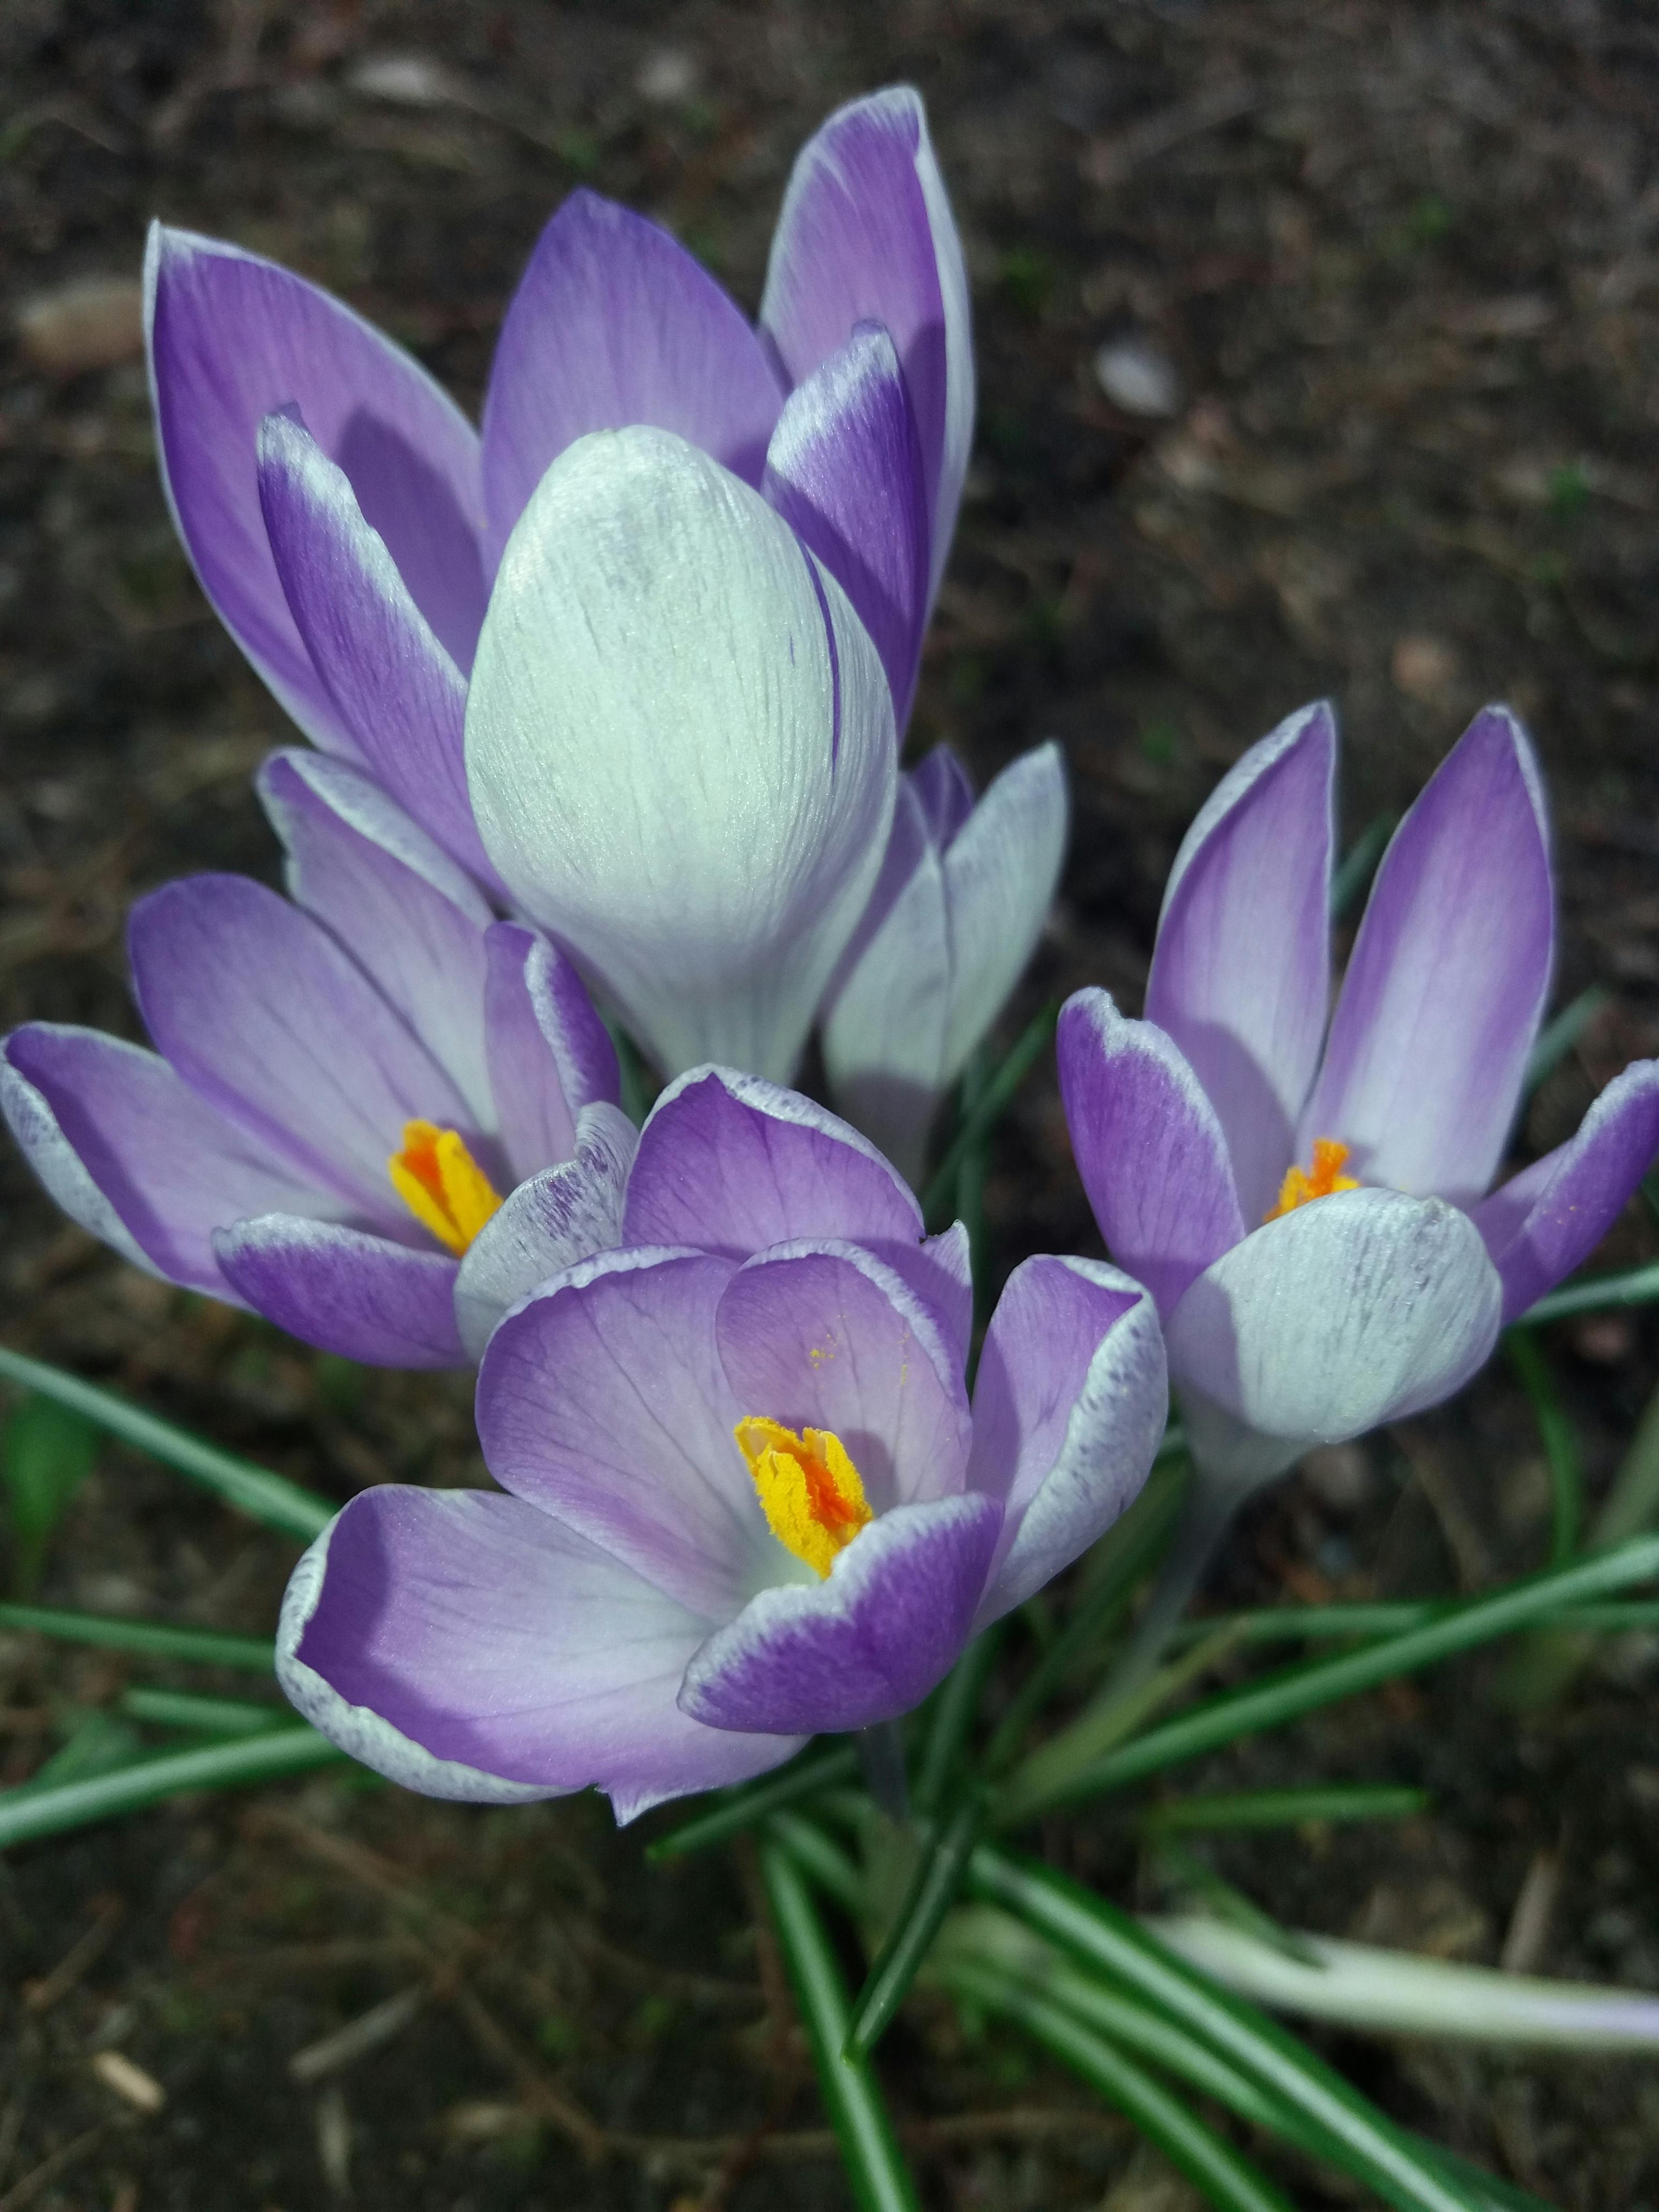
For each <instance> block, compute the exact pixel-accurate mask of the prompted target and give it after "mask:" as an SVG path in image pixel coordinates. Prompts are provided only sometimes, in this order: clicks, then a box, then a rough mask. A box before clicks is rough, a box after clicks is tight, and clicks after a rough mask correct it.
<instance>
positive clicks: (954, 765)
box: [823, 744, 1066, 1181]
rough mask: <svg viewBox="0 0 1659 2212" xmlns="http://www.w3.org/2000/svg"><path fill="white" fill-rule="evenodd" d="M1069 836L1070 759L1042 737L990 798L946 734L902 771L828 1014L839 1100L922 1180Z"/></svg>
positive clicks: (829, 1063) (830, 1065) (1026, 950)
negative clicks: (943, 1100)
mask: <svg viewBox="0 0 1659 2212" xmlns="http://www.w3.org/2000/svg"><path fill="white" fill-rule="evenodd" d="M1065 849H1066V772H1065V769H1064V767H1063V766H1062V764H1061V761H1060V748H1059V746H1058V745H1055V744H1047V745H1040V746H1039V747H1037V749H1036V750H1035V751H1034V752H1029V753H1026V754H1024V755H1023V756H1022V757H1021V758H1020V759H1018V760H1017V761H1015V762H1014V763H1013V764H1012V766H1011V767H1009V768H1006V769H1004V770H1003V772H1002V774H1001V775H1000V776H998V777H997V779H996V781H994V783H993V784H992V786H991V787H990V789H989V790H988V791H987V793H986V794H985V796H984V798H983V799H981V800H980V801H979V803H978V805H975V803H974V791H973V786H972V785H971V784H970V783H969V781H968V775H967V771H966V770H965V769H963V765H962V763H961V762H960V761H959V760H958V759H957V757H956V755H955V754H954V753H953V752H952V751H951V748H950V747H949V746H948V745H937V746H935V747H934V749H933V751H932V752H931V753H929V754H928V755H927V758H926V759H925V760H924V761H922V762H921V765H920V766H919V767H918V768H916V769H915V770H914V771H913V772H912V773H911V774H909V775H906V776H903V777H902V778H901V779H900V782H899V793H898V803H897V805H896V807H895V809H894V811H893V829H892V834H891V836H890V838H889V840H888V845H887V854H886V857H885V859H884V861H883V863H882V872H881V874H880V876H879V877H878V879H877V883H876V888H875V890H874V891H873V892H872V895H871V898H870V902H869V905H868V906H867V907H866V908H865V912H864V917H863V919H862V921H860V924H859V927H858V928H857V930H856V931H855V932H854V937H853V940H852V942H851V944H850V945H848V949H847V951H846V952H845V953H844V954H843V956H842V964H841V968H840V969H839V971H838V974H837V976H836V981H834V982H833V983H832V984H831V986H830V990H829V998H828V1000H827V1001H826V1004H825V1011H824V1014H823V1059H824V1066H825V1068H826V1070H827V1071H828V1073H829V1084H830V1088H831V1090H832V1091H833V1093H834V1095H835V1098H836V1103H837V1104H838V1105H840V1106H842V1107H843V1108H844V1109H846V1111H847V1112H848V1114H849V1115H851V1117H852V1118H853V1120H854V1121H856V1122H857V1123H858V1126H859V1127H860V1128H861V1129H863V1130H865V1131H866V1132H867V1133H868V1134H869V1135H870V1136H872V1137H873V1138H874V1139H875V1140H876V1142H877V1143H878V1145H879V1146H881V1148H882V1150H883V1151H884V1152H885V1153H886V1154H887V1156H888V1157H889V1158H890V1159H891V1160H893V1161H894V1162H895V1163H896V1165H897V1166H899V1167H900V1168H902V1170H903V1171H904V1173H905V1174H906V1175H907V1176H909V1177H910V1178H911V1179H912V1181H915V1179H916V1177H917V1176H919V1174H920V1172H921V1165H922V1160H923V1156H924V1152H925V1148H926V1146H927V1133H928V1129H929V1127H930V1126H931V1124H932V1122H933V1115H934V1111H935V1109H936V1108H937V1106H938V1104H939V1098H940V1097H941V1096H942V1095H943V1093H944V1092H945V1090H946V1089H948V1087H949V1086H950V1085H951V1084H952V1083H954V1082H955V1080H956V1079H957V1076H958V1075H960V1074H961V1073H962V1071H963V1067H964V1066H966V1065H967V1061H968V1056H969V1054H970V1053H971V1052H972V1051H973V1049H974V1048H975V1046H976V1045H977V1044H978V1043H979V1042H980V1040H981V1038H982V1037H983V1036H984V1035H985V1034H986V1032H987V1030H988V1029H989V1028H990V1026H991V1024H992V1023H993V1022H994V1020H995V1019H996V1018H997V1016H998V1014H999V1013H1000V1012H1001V1011H1002V1007H1003V1005H1004V1002H1005V1001H1006V999H1007V996H1008V994H1009V993H1010V991H1012V988H1013V987H1014V985H1015V983H1016V982H1018V980H1019V977H1020V975H1021V973H1022V971H1023V970H1024V967H1025V963H1026V962H1027V961H1028V960H1029V959H1030V957H1031V954H1032V951H1033V950H1034V949H1035V947H1036V941H1037V938H1038V936H1039V934H1040V933H1041V932H1042V925H1043V921H1044V919H1045V917H1046V916H1047V914H1048V906H1049V902H1050V901H1051V900H1052V899H1053V897H1054V885H1055V884H1056V882H1057V881H1058V880H1059V876H1060V861H1061V859H1062V858H1063V856H1064V854H1065Z"/></svg>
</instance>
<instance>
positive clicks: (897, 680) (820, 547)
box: [761, 328, 930, 731]
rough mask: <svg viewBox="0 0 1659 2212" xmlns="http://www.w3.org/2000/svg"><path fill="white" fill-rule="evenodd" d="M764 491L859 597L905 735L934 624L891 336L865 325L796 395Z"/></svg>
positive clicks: (917, 454)
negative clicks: (926, 637)
mask: <svg viewBox="0 0 1659 2212" xmlns="http://www.w3.org/2000/svg"><path fill="white" fill-rule="evenodd" d="M761 489H762V490H763V492H764V494H765V495H766V497H767V498H768V499H769V501H771V503H772V505H773V506H774V507H776V509H777V511H778V513H780V514H781V515H782V517H783V518H784V520H785V521H786V522H787V523H788V524H789V526H790V527H791V528H792V529H793V531H794V532H795V534H796V536H797V537H798V538H800V539H801V541H802V542H803V544H805V545H807V546H808V547H810V549H811V551H812V552H814V553H815V554H817V557H818V559H819V560H820V561H822V562H823V565H824V567H825V568H827V569H828V570H829V573H830V574H831V575H832V576H833V577H834V578H835V579H836V582H837V583H838V584H839V585H840V586H841V587H842V590H843V591H844V592H846V594H847V596H848V599H850V600H851V601H852V602H853V606H854V611H855V612H856V613H857V615H858V617H859V620H860V622H861V623H863V624H864V627H865V628H866V629H867V630H868V631H869V633H870V635H871V637H872V640H873V641H874V643H875V647H876V650H877V652H878V653H879V654H880V655H881V661H882V666H883V667H884V669H885V670H886V671H887V681H888V684H889V685H890V689H891V690H892V694H893V720H894V724H895V726H896V728H897V729H898V730H900V731H902V729H903V727H904V724H905V720H906V718H907V716H908V714H909V712H910V695H911V693H912V692H913V691H914V690H915V682H916V668H917V665H918V663H919V662H920V660H921V633H922V629H923V626H924V625H925V623H926V622H927V590H928V569H927V561H928V547H929V543H930V535H929V528H928V511H927V484H926V481H925V478H924V476H923V472H922V465H921V448H920V447H919V446H918V445H917V443H916V426H915V418H914V416H912V414H911V411H910V397H909V393H908V390H907V389H906V386H905V382H904V377H903V374H902V371H901V369H900V368H899V362H898V356H897V355H896V353H895V352H894V350H893V341H892V340H891V338H890V337H888V335H887V333H886V331H884V330H878V329H874V328H872V329H868V330H862V331H859V333H858V334H857V335H856V336H855V337H853V338H851V339H850V340H849V341H848V343H847V344H846V345H844V346H842V347H839V348H838V349H836V352H834V353H832V354H831V355H830V356H829V359H828V360H827V361H825V362H821V363H820V365H819V366H818V367H817V368H815V369H814V370H813V372H812V374H811V375H810V376H809V377H807V378H806V379H805V381H804V382H803V383H800V384H798V385H797V386H795V389H794V391H793V392H791V394H790V395H789V398H788V400H787V403H786V404H785V407H784V410H783V413H782V414H781V416H779V418H778V426H777V428H776V429H775V431H774V432H773V433H772V442H771V444H770V445H769V447H768V448H767V453H766V473H765V475H764V477H763V479H762V482H761Z"/></svg>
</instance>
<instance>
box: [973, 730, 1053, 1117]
mask: <svg viewBox="0 0 1659 2212" xmlns="http://www.w3.org/2000/svg"><path fill="white" fill-rule="evenodd" d="M1065 853H1066V770H1065V769H1064V767H1063V766H1062V764H1061V761H1060V747H1059V746H1058V745H1057V744H1052V743H1050V744H1046V745H1039V746H1038V747H1037V749H1036V751H1035V752H1029V753H1026V754H1024V756H1023V757H1021V758H1020V759H1018V760H1017V761H1015V762H1014V763H1012V766H1010V767H1008V768H1006V769H1004V770H1003V771H1002V774H1001V775H1000V776H998V778H997V779H996V781H995V782H994V784H993V785H992V786H991V787H990V789H989V790H988V791H987V793H986V794H985V796H984V798H983V799H981V800H980V802H979V804H978V805H977V806H975V809H974V811H973V812H972V813H971V814H970V815H969V817H968V819H967V821H966V822H965V823H963V826H962V828H961V829H960V830H959V831H958V833H957V836H955V837H954V838H953V839H952V841H951V845H950V847H949V848H948V850H947V851H946V853H945V902H946V905H947V907H948V909H949V912H950V916H951V1018H950V1024H949V1027H948V1029H947V1031H946V1035H945V1082H946V1083H954V1082H955V1080H956V1079H957V1076H958V1075H960V1074H961V1073H962V1071H963V1067H964V1066H966V1065H967V1061H968V1055H969V1053H971V1052H972V1051H973V1049H974V1047H975V1045H976V1044H977V1043H978V1042H979V1041H980V1039H981V1037H982V1036H984V1035H985V1033H986V1031H987V1030H988V1029H989V1028H990V1026H991V1024H992V1023H993V1022H994V1020H995V1019H996V1018H997V1016H998V1015H999V1014H1000V1012H1002V1007H1003V1001H1004V1000H1006V998H1007V996H1008V994H1009V993H1010V992H1011V991H1012V989H1013V987H1014V985H1015V984H1016V983H1017V982H1018V981H1019V978H1020V975H1021V974H1022V973H1023V971H1024V967H1025V963H1026V962H1027V961H1028V960H1029V959H1030V957H1031V955H1032V953H1033V952H1034V951H1036V942H1037V939H1038V938H1039V937H1040V936H1041V935H1042V925H1043V922H1044V921H1046V919H1047V918H1048V908H1049V907H1050V905H1051V904H1052V903H1053V901H1054V885H1055V884H1057V883H1058V882H1059V880H1060V861H1061V860H1063V859H1064V857H1065Z"/></svg>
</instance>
